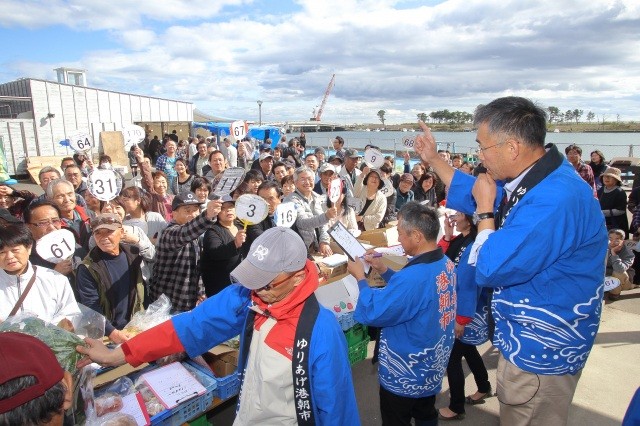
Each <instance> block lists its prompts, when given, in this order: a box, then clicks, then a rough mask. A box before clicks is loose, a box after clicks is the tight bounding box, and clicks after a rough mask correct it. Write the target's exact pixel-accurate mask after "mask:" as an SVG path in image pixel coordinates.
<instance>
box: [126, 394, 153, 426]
mask: <svg viewBox="0 0 640 426" xmlns="http://www.w3.org/2000/svg"><path fill="white" fill-rule="evenodd" d="M122 404H123V405H122V409H121V410H120V412H121V413H125V414H129V415H130V416H132V417H133V418H134V419H136V423H138V426H148V425H150V424H151V419H150V418H149V413H147V409H146V408H145V406H144V401H143V400H142V395H140V392H136V393H132V394H129V395H126V396H123V397H122Z"/></svg>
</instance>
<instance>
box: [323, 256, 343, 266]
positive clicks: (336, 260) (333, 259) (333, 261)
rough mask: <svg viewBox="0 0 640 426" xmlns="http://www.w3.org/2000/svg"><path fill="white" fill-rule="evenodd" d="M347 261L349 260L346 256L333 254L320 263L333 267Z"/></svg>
mask: <svg viewBox="0 0 640 426" xmlns="http://www.w3.org/2000/svg"><path fill="white" fill-rule="evenodd" d="M347 260H349V258H348V257H347V256H346V255H344V254H340V253H334V254H332V255H331V256H328V257H325V258H323V259H322V260H321V262H322V263H324V264H325V265H327V266H329V267H334V266H339V265H342V264H344V263H347Z"/></svg>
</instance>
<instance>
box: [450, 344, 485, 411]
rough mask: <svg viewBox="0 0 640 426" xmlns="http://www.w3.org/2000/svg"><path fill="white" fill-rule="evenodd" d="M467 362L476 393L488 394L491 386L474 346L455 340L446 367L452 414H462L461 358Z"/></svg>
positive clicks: (462, 374)
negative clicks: (476, 389)
mask: <svg viewBox="0 0 640 426" xmlns="http://www.w3.org/2000/svg"><path fill="white" fill-rule="evenodd" d="M463 357H464V358H465V359H466V360H467V364H468V365H469V369H470V370H471V373H472V374H473V378H474V380H475V381H476V386H478V392H480V393H486V392H489V390H490V388H491V384H490V383H489V375H488V374H487V368H486V367H485V366H484V362H483V361H482V357H481V356H480V353H479V352H478V348H477V347H475V346H474V345H469V344H467V343H462V342H461V341H460V340H458V339H456V340H455V341H454V342H453V349H452V350H451V357H450V358H449V364H448V365H447V380H448V381H449V389H450V392H451V400H450V401H449V409H450V410H451V411H453V412H454V413H458V414H461V413H464V400H465V395H464V371H462V358H463Z"/></svg>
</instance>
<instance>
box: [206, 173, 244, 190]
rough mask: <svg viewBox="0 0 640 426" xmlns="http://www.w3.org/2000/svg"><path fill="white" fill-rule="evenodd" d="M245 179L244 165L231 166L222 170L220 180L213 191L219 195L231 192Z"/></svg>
mask: <svg viewBox="0 0 640 426" xmlns="http://www.w3.org/2000/svg"><path fill="white" fill-rule="evenodd" d="M243 180H244V169H243V168H242V167H231V168H229V169H226V170H225V171H224V172H222V176H221V177H220V181H219V182H218V184H217V185H216V187H215V188H214V189H213V193H214V194H215V195H217V196H219V197H222V196H223V195H229V194H231V193H232V192H233V191H234V190H235V189H236V188H237V187H238V185H240V184H241V183H242V181H243Z"/></svg>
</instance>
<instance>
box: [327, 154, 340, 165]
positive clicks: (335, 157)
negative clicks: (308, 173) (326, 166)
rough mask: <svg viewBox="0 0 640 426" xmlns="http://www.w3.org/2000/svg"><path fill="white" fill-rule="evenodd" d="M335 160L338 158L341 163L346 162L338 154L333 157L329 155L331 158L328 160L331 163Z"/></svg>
mask: <svg viewBox="0 0 640 426" xmlns="http://www.w3.org/2000/svg"><path fill="white" fill-rule="evenodd" d="M334 160H338V161H339V162H340V164H343V163H344V160H343V159H342V157H338V156H337V155H332V156H331V157H329V160H327V162H328V163H331V162H332V161H334Z"/></svg>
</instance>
